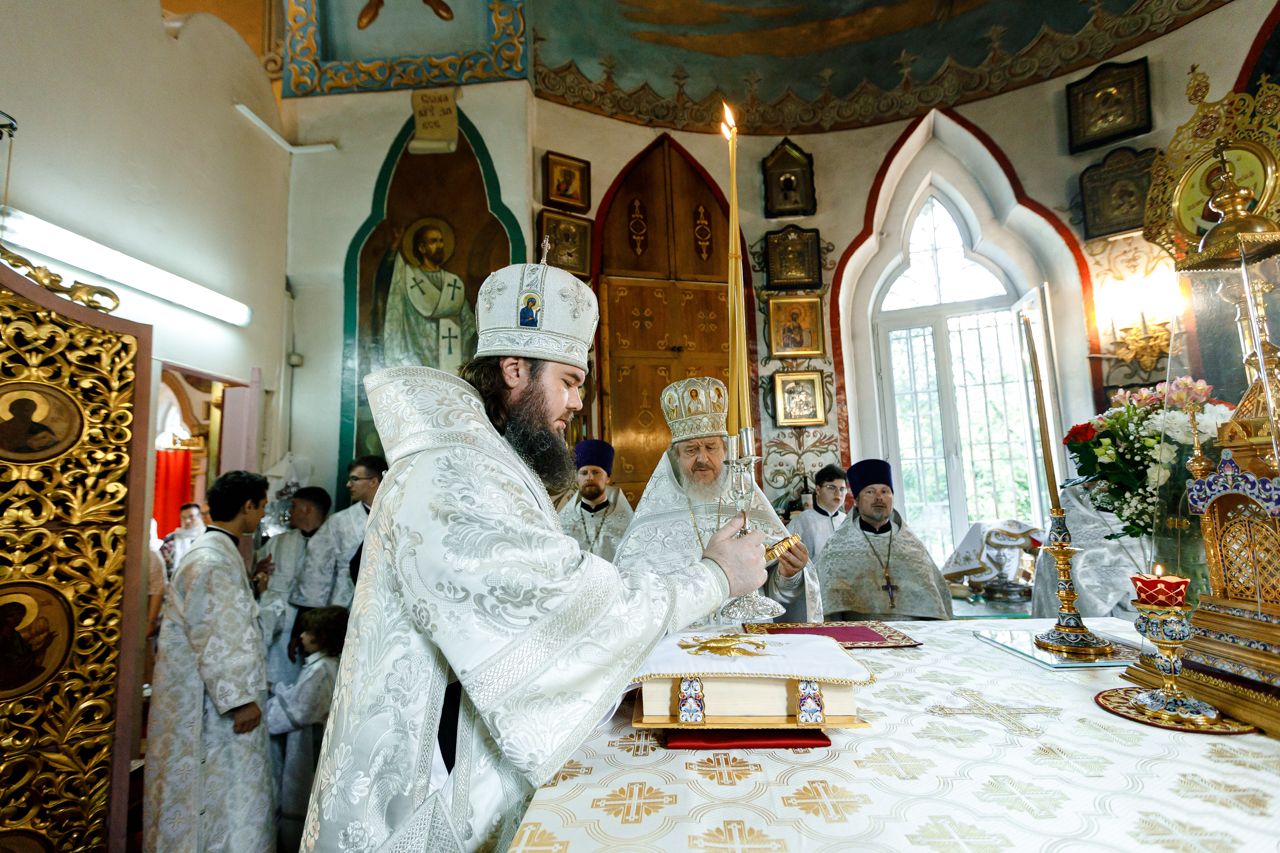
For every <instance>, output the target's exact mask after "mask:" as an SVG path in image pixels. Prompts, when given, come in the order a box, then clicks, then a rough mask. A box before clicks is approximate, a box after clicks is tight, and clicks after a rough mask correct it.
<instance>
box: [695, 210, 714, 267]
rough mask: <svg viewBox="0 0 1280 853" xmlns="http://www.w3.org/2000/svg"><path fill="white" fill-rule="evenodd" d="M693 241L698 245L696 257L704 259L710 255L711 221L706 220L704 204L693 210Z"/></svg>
mask: <svg viewBox="0 0 1280 853" xmlns="http://www.w3.org/2000/svg"><path fill="white" fill-rule="evenodd" d="M693 242H694V243H696V244H697V246H698V257H700V258H702V259H703V260H704V261H705V260H706V259H707V258H709V257H711V223H710V222H708V221H707V208H706V205H702V204H700V205H698V206H697V207H695V208H694V210H693Z"/></svg>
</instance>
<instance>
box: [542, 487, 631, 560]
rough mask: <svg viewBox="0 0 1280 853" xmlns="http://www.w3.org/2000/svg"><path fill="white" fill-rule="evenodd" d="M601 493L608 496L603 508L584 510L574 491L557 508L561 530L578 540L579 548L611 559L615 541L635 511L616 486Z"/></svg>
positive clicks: (615, 547) (625, 528) (629, 522)
mask: <svg viewBox="0 0 1280 853" xmlns="http://www.w3.org/2000/svg"><path fill="white" fill-rule="evenodd" d="M605 496H606V497H607V498H608V499H609V505H608V506H607V507H605V508H604V509H601V510H596V511H595V512H588V511H587V510H586V508H584V507H583V506H582V505H581V501H582V499H581V497H580V496H579V495H578V494H577V493H576V492H575V493H574V494H573V496H572V498H571V499H570V500H568V501H566V502H565V504H564V507H563V508H561V510H560V525H561V526H562V527H563V528H564V532H565V533H568V534H569V535H570V536H572V537H573V538H574V539H577V540H578V544H579V545H581V546H582V550H584V551H590V552H591V553H592V554H595V555H596V556H597V557H603V558H604V559H606V560H608V561H609V562H613V556H614V554H615V553H616V552H617V550H618V543H619V542H621V541H622V537H623V535H624V534H625V533H626V532H627V525H629V524H631V517H632V516H633V515H635V511H634V510H632V509H631V501H629V500H627V496H626V495H624V494H623V493H622V490H621V489H619V488H618V487H617V486H609V487H608V488H607V489H606V490H605Z"/></svg>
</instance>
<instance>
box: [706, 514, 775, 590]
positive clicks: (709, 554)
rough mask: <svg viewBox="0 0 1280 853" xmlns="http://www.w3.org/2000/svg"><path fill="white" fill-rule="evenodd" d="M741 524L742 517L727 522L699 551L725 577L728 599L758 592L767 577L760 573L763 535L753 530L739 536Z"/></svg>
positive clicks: (762, 569) (762, 559)
mask: <svg viewBox="0 0 1280 853" xmlns="http://www.w3.org/2000/svg"><path fill="white" fill-rule="evenodd" d="M742 525H743V519H742V516H737V517H735V518H733V519H731V520H730V521H729V523H728V524H726V525H725V526H724V527H721V528H720V529H719V530H717V531H716V532H715V534H714V535H713V536H712V537H711V539H710V540H709V541H708V542H707V548H706V550H705V551H703V552H702V556H703V557H704V558H705V559H708V560H712V561H714V562H715V564H716V565H717V566H719V567H720V570H721V571H723V572H724V575H725V577H726V578H728V580H729V595H730V596H731V597H732V598H737V597H739V596H743V595H746V594H747V593H749V592H753V591H755V590H757V589H759V588H760V587H761V585H763V584H764V582H765V578H766V577H767V575H766V574H765V571H764V534H763V533H760V532H758V531H753V532H751V533H748V534H746V535H745V536H739V535H738V534H739V532H741V530H742Z"/></svg>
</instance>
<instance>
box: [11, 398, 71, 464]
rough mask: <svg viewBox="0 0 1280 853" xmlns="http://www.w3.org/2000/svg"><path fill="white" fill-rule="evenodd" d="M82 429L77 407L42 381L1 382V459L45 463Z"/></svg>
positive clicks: (65, 446)
mask: <svg viewBox="0 0 1280 853" xmlns="http://www.w3.org/2000/svg"><path fill="white" fill-rule="evenodd" d="M83 432H84V418H83V417H82V416H81V414H80V407H79V406H78V405H77V404H76V402H75V401H74V400H72V399H71V397H69V396H67V392H65V391H63V390H62V389H61V388H58V387H56V386H54V385H46V384H44V383H43V382H21V381H20V382H3V383H0V461H4V462H9V463H12V464H14V465H24V464H26V465H29V464H34V463H36V462H47V461H48V460H50V459H54V458H55V457H58V456H61V455H62V454H63V453H66V452H67V451H68V450H70V449H71V448H72V447H73V446H74V445H75V444H76V443H77V442H79V441H80V436H81V434H82V433H83Z"/></svg>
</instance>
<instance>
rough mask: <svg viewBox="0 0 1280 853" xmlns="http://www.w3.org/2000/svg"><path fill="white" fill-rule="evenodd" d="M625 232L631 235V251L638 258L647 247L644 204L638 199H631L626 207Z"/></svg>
mask: <svg viewBox="0 0 1280 853" xmlns="http://www.w3.org/2000/svg"><path fill="white" fill-rule="evenodd" d="M627 231H628V233H630V235H631V251H633V252H635V253H636V257H637V258H638V257H640V256H641V255H643V254H644V250H645V249H646V248H648V245H649V243H648V241H649V222H648V220H646V219H645V218H644V202H642V201H641V200H640V199H638V198H633V199H631V204H630V206H629V207H628V213H627Z"/></svg>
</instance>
